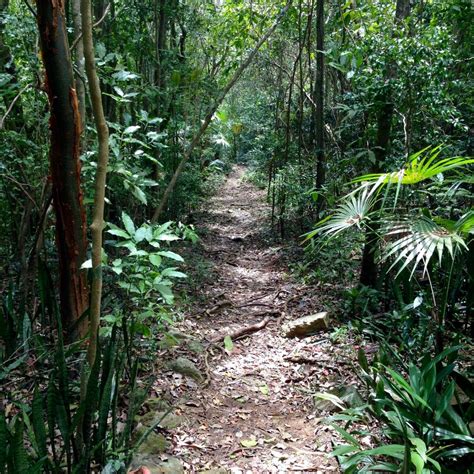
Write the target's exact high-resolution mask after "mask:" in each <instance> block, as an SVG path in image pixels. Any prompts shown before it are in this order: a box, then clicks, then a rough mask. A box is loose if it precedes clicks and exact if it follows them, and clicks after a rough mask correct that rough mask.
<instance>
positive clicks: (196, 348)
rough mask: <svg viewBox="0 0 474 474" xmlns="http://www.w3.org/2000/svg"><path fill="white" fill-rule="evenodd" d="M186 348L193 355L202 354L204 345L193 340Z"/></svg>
mask: <svg viewBox="0 0 474 474" xmlns="http://www.w3.org/2000/svg"><path fill="white" fill-rule="evenodd" d="M187 348H188V350H190V351H191V352H194V353H195V354H202V353H203V352H204V350H205V349H204V345H203V343H202V342H200V341H198V340H197V339H193V340H191V341H189V342H188V343H187Z"/></svg>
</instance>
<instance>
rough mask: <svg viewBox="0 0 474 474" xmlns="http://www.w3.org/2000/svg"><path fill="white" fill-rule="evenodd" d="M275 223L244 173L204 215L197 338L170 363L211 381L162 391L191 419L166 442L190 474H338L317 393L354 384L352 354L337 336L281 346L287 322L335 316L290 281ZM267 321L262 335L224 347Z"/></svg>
mask: <svg viewBox="0 0 474 474" xmlns="http://www.w3.org/2000/svg"><path fill="white" fill-rule="evenodd" d="M269 214H270V212H269V208H268V206H267V204H266V202H265V193H264V192H263V191H261V190H259V189H258V188H257V187H256V186H254V185H253V184H251V183H249V182H248V181H247V180H246V179H245V168H243V167H236V168H234V170H233V171H232V173H231V174H230V176H229V177H228V179H227V180H226V181H225V183H224V184H223V185H222V186H221V187H220V189H219V191H218V192H217V194H216V195H215V196H214V197H212V198H211V199H210V201H209V202H208V203H207V204H206V206H205V209H204V210H202V211H201V212H200V213H199V216H197V217H196V221H197V222H199V227H198V228H197V231H198V234H199V235H200V237H201V240H200V243H199V244H198V245H196V246H194V247H193V248H192V250H191V252H189V251H188V253H189V256H188V257H189V258H191V261H192V265H190V268H188V269H187V271H188V274H189V275H190V278H189V283H188V284H187V285H188V293H191V294H192V293H195V298H194V299H193V300H192V301H190V302H188V304H187V305H186V310H185V315H184V318H183V320H182V322H181V323H179V324H178V325H177V329H178V330H179V331H181V332H182V334H184V335H191V336H192V337H193V339H190V338H187V339H186V340H187V343H185V344H181V345H179V346H177V347H175V348H174V349H172V350H171V353H170V354H168V356H169V357H171V356H172V357H174V358H176V357H183V356H184V357H186V358H188V359H189V360H191V361H193V362H194V363H195V364H196V366H197V367H199V368H200V370H201V371H202V374H203V380H201V381H199V380H197V381H196V380H194V379H193V378H191V377H187V376H185V375H182V374H178V373H175V372H167V373H165V376H164V377H163V378H162V379H161V380H160V382H159V383H158V384H157V385H156V387H155V389H156V393H157V395H158V396H163V394H166V396H167V397H168V399H169V400H170V401H171V402H172V403H173V404H174V406H175V407H176V410H175V411H176V413H177V414H179V415H180V416H181V417H182V419H183V420H184V421H183V423H182V424H181V425H180V426H179V427H177V428H176V429H174V430H171V431H170V432H169V433H168V436H169V437H170V438H171V448H170V452H169V454H170V455H172V456H173V457H176V458H178V459H180V460H181V461H182V464H183V466H184V470H185V472H206V471H209V472H215V473H219V472H222V473H224V472H231V473H259V474H260V473H282V472H317V473H328V472H340V470H339V467H338V464H337V461H336V460H335V458H332V457H330V456H328V454H329V453H330V452H331V451H332V449H333V447H334V439H335V433H334V431H333V430H332V428H330V427H329V426H328V424H327V423H325V422H324V419H323V418H324V416H325V415H326V414H327V413H325V412H321V411H320V410H317V409H316V408H315V403H314V400H315V398H314V394H315V393H316V392H318V391H321V392H324V391H328V390H330V389H331V388H333V387H335V386H336V385H341V384H343V385H344V384H345V385H348V384H351V383H353V377H354V375H353V370H352V369H351V366H350V364H351V363H350V358H351V357H352V354H353V352H354V351H353V347H352V346H351V345H350V344H347V341H346V342H344V343H337V342H336V341H335V340H334V337H333V331H334V330H333V329H331V330H329V332H328V333H318V334H316V335H312V336H310V337H306V338H303V339H287V338H284V337H282V335H281V326H282V324H283V322H284V321H287V320H292V319H296V318H298V317H301V316H305V315H308V314H313V313H315V312H319V311H323V310H325V307H324V306H323V305H322V303H321V301H320V300H321V297H320V291H318V290H315V289H314V288H311V287H308V286H305V285H303V284H302V283H299V282H297V281H296V280H295V279H293V278H292V277H291V276H290V273H289V271H288V268H287V265H286V263H285V261H286V258H285V255H287V249H285V248H283V247H282V246H281V244H278V243H277V242H275V241H272V239H271V238H270V235H271V234H270V227H271V226H270V221H269ZM189 258H188V261H189ZM191 267H192V268H191ZM265 318H267V320H268V324H266V325H265V327H264V328H263V329H261V330H258V331H256V332H254V333H253V334H250V335H245V336H243V337H242V338H240V339H239V338H237V339H236V340H232V342H230V340H229V338H228V337H227V338H226V339H225V341H223V338H224V336H225V335H228V334H232V333H233V332H234V331H235V330H236V329H242V328H246V327H247V326H251V325H254V324H256V323H260V322H262V321H263V320H265ZM210 341H219V342H214V343H213V342H210ZM165 457H166V456H165Z"/></svg>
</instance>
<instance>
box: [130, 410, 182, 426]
mask: <svg viewBox="0 0 474 474" xmlns="http://www.w3.org/2000/svg"><path fill="white" fill-rule="evenodd" d="M136 421H137V422H138V423H141V424H142V425H144V426H147V427H150V426H157V427H160V428H163V429H165V430H173V429H175V428H177V427H178V426H179V425H181V424H182V423H183V421H184V420H183V418H182V417H181V416H178V415H175V414H174V413H172V412H170V413H168V414H167V413H166V411H149V412H148V413H145V414H144V415H142V416H137V417H136ZM157 423H158V424H157Z"/></svg>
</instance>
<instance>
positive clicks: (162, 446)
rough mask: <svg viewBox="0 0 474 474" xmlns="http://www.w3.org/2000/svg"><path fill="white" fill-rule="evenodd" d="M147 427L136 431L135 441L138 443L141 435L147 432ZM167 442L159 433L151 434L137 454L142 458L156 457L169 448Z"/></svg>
mask: <svg viewBox="0 0 474 474" xmlns="http://www.w3.org/2000/svg"><path fill="white" fill-rule="evenodd" d="M148 428H149V427H148V426H143V427H141V428H139V429H138V430H136V433H135V439H136V440H137V441H138V440H139V439H140V437H141V436H142V434H143V433H145V432H146V430H148ZM169 446H170V445H169V442H168V440H167V439H166V438H165V437H164V435H162V434H161V433H154V432H151V433H150V434H149V435H148V436H147V438H146V439H145V441H143V443H142V444H141V445H140V446H139V448H138V450H137V454H138V455H141V456H142V457H149V456H157V455H159V454H163V453H165V452H166V451H167V449H168V448H169Z"/></svg>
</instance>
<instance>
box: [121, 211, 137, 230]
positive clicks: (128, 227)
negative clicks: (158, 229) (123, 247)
mask: <svg viewBox="0 0 474 474" xmlns="http://www.w3.org/2000/svg"><path fill="white" fill-rule="evenodd" d="M122 222H123V225H124V226H125V230H126V231H127V232H128V233H129V235H135V224H134V223H133V221H132V219H131V218H130V216H129V215H128V214H127V213H125V212H122Z"/></svg>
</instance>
